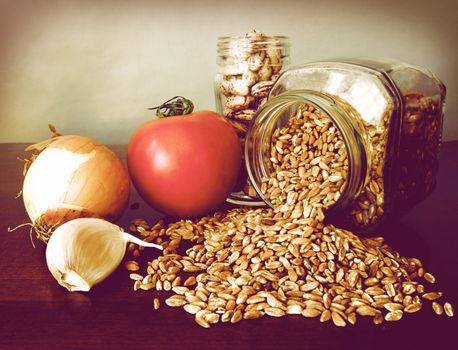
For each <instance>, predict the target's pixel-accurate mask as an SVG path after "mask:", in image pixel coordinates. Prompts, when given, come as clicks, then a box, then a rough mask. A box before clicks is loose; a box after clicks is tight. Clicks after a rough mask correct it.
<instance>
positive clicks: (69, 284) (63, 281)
mask: <svg viewBox="0 0 458 350" xmlns="http://www.w3.org/2000/svg"><path fill="white" fill-rule="evenodd" d="M58 282H59V284H60V285H61V286H63V287H65V288H67V289H68V290H69V291H70V292H89V290H90V289H91V286H89V284H87V282H86V281H85V280H84V279H83V278H82V277H81V276H80V275H78V274H77V273H76V272H75V271H68V272H64V273H62V274H61V275H60V277H59V280H58Z"/></svg>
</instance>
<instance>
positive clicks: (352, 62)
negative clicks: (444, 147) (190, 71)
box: [245, 58, 445, 228]
mask: <svg viewBox="0 0 458 350" xmlns="http://www.w3.org/2000/svg"><path fill="white" fill-rule="evenodd" d="M444 102H445V86H444V85H443V84H442V82H441V81H440V80H439V79H437V78H436V77H435V76H434V75H433V74H432V73H431V72H430V71H428V70H426V69H424V68H421V67H416V66H413V65H409V64H406V63H401V62H396V61H390V60H386V59H371V58H355V59H339V60H329V61H324V62H315V63H310V64H306V65H303V66H300V67H296V68H292V69H290V70H288V71H286V72H285V73H283V74H282V75H281V76H280V77H279V78H278V80H277V82H276V83H275V85H274V86H273V87H272V90H271V92H270V95H269V101H268V102H267V103H266V104H265V105H264V106H263V107H262V108H261V109H260V110H259V111H258V113H257V114H256V116H255V118H254V120H253V122H252V125H251V127H250V129H249V131H248V134H247V137H246V147H245V162H246V167H247V170H248V174H249V176H250V179H251V181H252V184H253V186H254V188H255V190H256V192H257V193H258V194H259V196H260V197H261V198H262V197H263V193H262V191H261V183H262V179H263V178H265V177H268V176H269V175H270V174H271V172H272V169H273V168H272V164H271V162H270V159H269V157H270V148H271V136H272V133H273V132H274V130H275V129H276V128H280V127H283V126H284V125H285V124H286V123H287V122H288V120H289V118H290V117H291V116H292V115H293V113H294V111H295V110H297V109H298V108H299V107H300V106H301V105H303V104H310V105H312V106H314V107H315V108H317V109H319V110H321V111H322V112H323V113H325V114H327V115H328V116H329V118H331V120H332V121H333V123H334V124H335V126H336V127H337V128H338V129H339V131H340V133H341V135H342V137H343V139H344V142H345V145H346V149H347V153H348V161H349V170H348V178H347V182H346V185H345V188H344V191H343V193H342V194H341V196H340V198H339V200H338V202H337V203H336V204H335V205H334V206H333V208H332V213H334V215H336V213H338V215H337V216H338V217H340V218H341V219H342V218H343V220H345V221H346V222H347V223H351V226H356V227H359V228H368V227H372V226H373V225H374V224H377V223H378V222H379V221H380V219H381V218H383V217H385V216H386V214H388V213H392V214H402V213H404V212H405V211H407V210H409V209H410V208H412V207H413V206H414V205H415V204H417V203H418V202H420V201H421V200H422V199H424V198H425V197H426V196H427V195H428V194H430V193H431V192H432V190H433V189H434V186H435V177H436V171H437V165H438V163H437V157H438V151H439V147H440V141H441V132H442V120H443V109H444ZM268 204H270V203H268Z"/></svg>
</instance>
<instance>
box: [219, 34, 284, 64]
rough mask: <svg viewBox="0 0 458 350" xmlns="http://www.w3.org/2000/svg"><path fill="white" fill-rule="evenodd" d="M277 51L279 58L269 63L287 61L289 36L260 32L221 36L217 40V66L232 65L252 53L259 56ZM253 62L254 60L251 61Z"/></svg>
mask: <svg viewBox="0 0 458 350" xmlns="http://www.w3.org/2000/svg"><path fill="white" fill-rule="evenodd" d="M277 50H278V52H279V55H278V58H279V59H280V60H281V62H280V61H278V62H277V61H276V60H275V59H274V60H271V61H272V62H270V64H271V65H281V64H283V65H284V64H285V63H288V62H287V60H288V58H289V38H288V37H286V36H279V35H276V36H274V35H265V34H262V33H255V34H253V33H248V34H246V35H241V36H223V37H219V38H218V42H217V63H218V65H219V66H225V65H234V64H238V63H240V62H246V61H247V60H248V59H249V58H250V59H256V58H257V57H253V53H256V54H257V55H260V56H261V58H264V57H267V58H269V57H270V55H272V54H273V53H275V55H277V52H276V51H277ZM253 63H255V62H253Z"/></svg>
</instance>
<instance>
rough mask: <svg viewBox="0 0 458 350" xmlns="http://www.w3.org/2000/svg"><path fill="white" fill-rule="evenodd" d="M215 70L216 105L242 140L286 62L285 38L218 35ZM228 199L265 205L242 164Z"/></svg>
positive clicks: (231, 201) (260, 34) (287, 47)
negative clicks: (216, 68)
mask: <svg viewBox="0 0 458 350" xmlns="http://www.w3.org/2000/svg"><path fill="white" fill-rule="evenodd" d="M217 48H218V58H217V63H218V72H217V75H216V80H215V98H216V109H217V111H218V112H219V113H220V114H222V115H223V116H224V117H226V118H227V119H228V121H229V122H230V123H231V124H232V126H233V127H234V128H235V129H236V131H237V134H238V136H239V138H240V141H241V142H242V145H243V144H244V142H245V137H246V133H247V130H248V125H249V123H250V122H251V120H252V119H253V116H254V115H255V113H256V111H257V110H258V108H259V107H261V106H262V105H263V104H264V103H265V102H266V101H267V96H268V94H269V92H270V89H271V88H272V86H273V84H274V83H275V81H276V79H277V78H278V77H279V75H280V72H281V71H282V69H283V68H284V66H285V64H287V61H288V57H289V43H288V38H287V37H284V36H269V35H265V34H263V33H261V32H257V31H252V32H249V33H247V34H245V35H243V36H230V37H220V38H218V44H217ZM228 202H230V203H235V204H241V205H265V202H264V201H262V199H260V198H259V197H258V196H257V193H256V192H255V190H254V189H253V187H252V186H251V185H250V183H249V180H248V177H247V173H246V169H245V168H244V167H242V170H241V174H240V176H239V180H238V182H237V186H236V188H235V189H234V192H233V193H232V194H231V195H230V196H229V198H228Z"/></svg>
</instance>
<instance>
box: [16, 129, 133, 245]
mask: <svg viewBox="0 0 458 350" xmlns="http://www.w3.org/2000/svg"><path fill="white" fill-rule="evenodd" d="M26 150H27V151H30V150H36V151H38V152H39V154H38V155H35V156H33V161H32V162H31V164H30V165H29V167H28V169H27V172H26V174H25V178H24V185H23V188H22V196H23V198H24V205H25V208H26V210H27V214H28V215H29V217H30V219H31V220H32V224H33V227H34V229H35V231H36V232H37V235H38V237H39V238H40V239H41V240H43V241H44V242H47V241H48V240H49V238H50V235H51V234H52V232H53V230H54V229H55V228H57V227H58V226H59V225H61V224H63V223H64V222H67V221H69V220H72V219H76V218H82V217H96V218H103V219H106V220H116V219H117V218H118V217H119V216H120V215H121V214H122V212H123V211H124V209H125V207H126V205H127V203H128V200H129V192H130V182H129V176H128V173H127V170H126V168H125V166H124V164H123V163H122V161H121V160H120V159H119V157H118V156H117V155H116V154H114V153H113V152H112V151H111V150H110V149H109V148H108V147H106V146H104V145H102V144H99V143H97V142H96V141H94V140H92V139H90V138H88V137H84V136H78V135H66V136H57V137H53V138H51V139H49V140H45V141H43V142H40V143H37V144H35V145H31V146H29V147H27V148H26Z"/></svg>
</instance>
